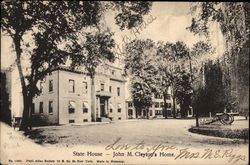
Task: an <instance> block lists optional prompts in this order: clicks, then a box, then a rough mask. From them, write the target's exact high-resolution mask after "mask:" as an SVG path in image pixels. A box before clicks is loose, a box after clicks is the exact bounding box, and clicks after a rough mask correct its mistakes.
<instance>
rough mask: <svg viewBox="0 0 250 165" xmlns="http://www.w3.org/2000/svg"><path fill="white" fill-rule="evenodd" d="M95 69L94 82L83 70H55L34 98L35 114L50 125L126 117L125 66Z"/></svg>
mask: <svg viewBox="0 0 250 165" xmlns="http://www.w3.org/2000/svg"><path fill="white" fill-rule="evenodd" d="M96 72H97V73H96V75H95V78H94V79H93V81H92V79H91V78H90V76H88V75H87V74H86V73H84V72H82V71H81V69H78V70H74V71H73V70H72V69H69V68H68V67H59V68H57V69H55V70H54V71H53V72H52V73H51V74H50V75H48V76H46V78H45V79H44V80H43V81H40V82H39V84H38V85H39V89H40V91H41V94H40V95H39V96H37V97H36V98H34V101H33V105H32V114H33V115H38V116H42V117H43V120H45V121H46V123H47V124H67V123H81V122H90V121H110V120H123V119H126V110H125V92H124V84H125V79H124V78H123V76H122V69H120V68H117V67H114V66H111V65H108V64H102V65H100V66H99V67H98V68H97V70H96ZM92 84H94V85H93V86H92ZM93 89H94V90H93ZM92 91H93V92H92Z"/></svg>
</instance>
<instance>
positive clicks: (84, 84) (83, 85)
mask: <svg viewBox="0 0 250 165" xmlns="http://www.w3.org/2000/svg"><path fill="white" fill-rule="evenodd" d="M82 92H83V93H88V84H87V82H82Z"/></svg>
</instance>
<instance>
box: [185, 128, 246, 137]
mask: <svg viewBox="0 0 250 165" xmlns="http://www.w3.org/2000/svg"><path fill="white" fill-rule="evenodd" d="M189 131H190V132H192V133H198V134H202V135H208V136H215V137H223V138H231V139H244V140H247V139H249V128H244V129H230V128H225V127H223V126H219V125H201V126H200V127H192V128H190V129H189Z"/></svg>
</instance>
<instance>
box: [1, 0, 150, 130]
mask: <svg viewBox="0 0 250 165" xmlns="http://www.w3.org/2000/svg"><path fill="white" fill-rule="evenodd" d="M110 3H113V2H110ZM114 3H116V4H117V5H118V6H120V8H121V9H123V8H124V7H125V6H126V5H127V4H130V6H131V7H133V6H135V7H138V8H137V10H135V11H134V14H135V15H137V16H138V17H139V18H141V19H142V16H143V15H144V14H146V13H148V12H149V10H150V7H151V5H150V3H145V4H142V3H140V2H135V3H134V2H124V3H122V2H114ZM104 4H105V3H104V2H98V1H73V2H71V1H35V2H33V1H32V2H31V1H26V2H24V1H3V2H1V29H2V30H3V31H4V32H7V34H8V35H9V36H10V37H11V38H12V40H13V43H14V46H15V52H16V61H17V66H18V71H19V77H20V81H21V86H22V93H23V98H24V99H23V100H24V111H23V120H22V125H21V129H23V130H27V125H28V120H29V111H30V106H31V102H32V99H33V97H34V96H35V95H36V94H39V90H38V89H37V87H36V84H37V82H38V81H39V80H42V79H43V78H44V77H45V76H46V75H47V74H48V73H50V72H51V71H52V70H53V69H54V68H55V67H57V66H58V65H61V64H64V63H65V61H66V59H67V57H69V56H70V57H71V58H72V59H76V60H74V62H75V63H77V62H81V60H82V57H80V59H79V56H77V55H76V56H74V53H76V51H79V49H78V48H85V49H86V50H87V53H89V54H87V56H88V55H89V57H87V58H84V62H85V63H84V64H85V65H86V64H88V65H89V66H87V67H86V68H87V69H88V71H90V72H91V74H94V72H93V70H94V69H95V67H96V66H97V65H98V63H99V62H100V60H99V59H98V58H100V56H101V55H102V53H103V58H109V59H110V58H111V57H112V55H111V51H110V47H112V46H113V45H114V44H113V40H112V39H111V36H112V35H110V34H94V35H87V36H86V43H85V44H84V45H81V46H82V47H78V48H77V49H69V47H65V45H64V48H62V47H63V46H62V45H63V44H65V43H71V45H72V43H73V44H74V43H76V41H77V37H78V36H79V32H80V31H84V30H86V28H87V27H92V28H97V29H98V30H99V28H98V25H99V23H100V20H101V19H102V16H103V13H104V12H105V11H107V10H106V8H105V7H104ZM139 6H140V7H139ZM124 12H125V10H118V13H117V14H118V15H120V16H123V15H126V14H124ZM115 19H116V20H120V21H118V22H117V24H118V25H120V26H121V27H122V28H124V27H128V28H131V27H132V26H134V25H135V24H139V23H140V21H139V22H138V21H132V22H134V23H132V24H131V23H130V22H131V20H130V18H127V19H122V18H120V17H119V16H118V17H116V18H115ZM123 21H125V22H124V23H123ZM25 35H30V36H31V37H27V36H25ZM92 37H93V38H92ZM32 39H33V40H32ZM32 44H34V45H33V46H34V48H33V49H32V48H31V50H30V49H29V47H30V46H31V45H32ZM91 44H98V45H92V46H91ZM68 45H70V44H68ZM102 45H103V46H102ZM75 46H79V44H76V45H75ZM93 46H96V48H94V47H93ZM108 47H109V48H108ZM66 48H68V49H66ZM79 53H82V51H79ZM94 53H97V54H98V56H97V57H95V56H96V54H95V55H94ZM27 55H29V56H30V60H29V63H30V69H29V72H28V73H24V70H23V66H22V62H21V60H22V59H23V58H24V57H25V56H27ZM93 58H94V59H95V60H96V61H93V63H91V62H92V60H93ZM86 59H87V60H86ZM87 62H88V63H87ZM92 64H93V65H92ZM89 68H90V69H89Z"/></svg>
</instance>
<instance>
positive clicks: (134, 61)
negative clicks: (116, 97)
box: [125, 39, 157, 113]
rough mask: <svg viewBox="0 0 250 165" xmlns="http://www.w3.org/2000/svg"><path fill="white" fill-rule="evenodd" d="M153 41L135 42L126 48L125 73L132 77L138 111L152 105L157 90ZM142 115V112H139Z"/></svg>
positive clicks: (132, 87) (133, 93)
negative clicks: (153, 95)
mask: <svg viewBox="0 0 250 165" xmlns="http://www.w3.org/2000/svg"><path fill="white" fill-rule="evenodd" d="M154 47H155V43H154V42H153V41H152V40H149V39H147V40H133V41H132V42H131V43H128V44H127V45H126V47H125V52H126V57H125V71H126V73H127V74H129V76H130V77H131V79H130V80H131V92H132V97H133V102H134V105H135V108H136V109H137V110H140V111H141V110H143V109H145V110H147V111H148V108H149V107H150V106H151V105H152V94H153V92H155V90H156V88H157V85H156V84H157V81H156V77H155V75H157V68H156V64H155V61H154V54H153V50H154ZM139 113H140V112H139Z"/></svg>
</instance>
